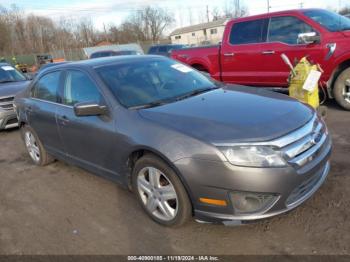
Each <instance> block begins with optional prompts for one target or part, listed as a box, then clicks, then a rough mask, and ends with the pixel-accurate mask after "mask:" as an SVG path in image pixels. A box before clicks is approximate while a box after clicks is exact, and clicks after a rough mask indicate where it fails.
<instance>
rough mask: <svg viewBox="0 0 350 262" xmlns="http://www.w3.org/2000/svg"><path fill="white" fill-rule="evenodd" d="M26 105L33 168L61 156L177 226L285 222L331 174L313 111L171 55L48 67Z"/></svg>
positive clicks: (324, 136) (25, 97) (22, 106)
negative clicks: (281, 217) (213, 76)
mask: <svg viewBox="0 0 350 262" xmlns="http://www.w3.org/2000/svg"><path fill="white" fill-rule="evenodd" d="M15 103H16V105H17V112H18V115H19V121H20V126H21V131H22V137H23V140H24V142H25V145H26V148H27V150H28V153H29V155H30V157H31V158H32V160H33V161H34V163H36V164H37V165H46V164H49V163H50V162H52V161H53V160H54V159H59V160H63V161H65V162H68V163H71V164H74V165H78V166H80V167H82V168H84V169H86V170H89V171H90V172H92V173H94V174H97V175H100V176H103V177H106V178H109V179H112V180H113V181H116V182H118V183H120V184H121V185H123V186H124V187H126V188H128V189H130V190H132V191H133V192H134V193H135V195H136V197H137V199H138V200H139V202H140V205H141V206H142V207H143V208H144V210H145V211H146V213H147V214H148V215H149V216H150V217H151V218H152V219H154V220H155V221H157V222H158V223H160V224H163V225H167V226H173V225H181V224H183V223H184V222H186V221H187V220H188V219H189V218H190V217H192V216H194V217H195V218H196V219H197V220H199V221H205V222H221V223H225V224H234V225H236V224H241V223H247V222H250V221H254V220H257V219H262V218H267V217H272V216H275V215H278V214H282V213H285V212H287V211H290V210H292V209H293V208H295V207H297V206H299V205H300V204H302V203H303V202H305V201H306V200H307V199H308V198H310V197H311V196H312V195H313V194H314V193H315V192H316V191H317V190H318V189H319V187H320V186H321V185H322V183H323V182H324V181H325V179H326V177H327V174H328V172H329V168H330V164H329V158H330V154H331V147H332V143H331V139H330V135H329V133H328V130H327V127H326V125H325V123H324V122H323V120H322V119H320V118H319V117H318V116H317V114H316V112H315V110H314V109H312V108H310V107H308V106H306V105H304V104H302V103H300V102H298V101H296V100H294V99H291V98H289V97H288V96H285V95H282V94H277V93H273V92H269V91H264V90H259V89H256V88H250V87H243V86H235V85H223V84H220V83H217V82H215V81H213V80H210V79H208V78H207V77H205V76H204V75H202V74H201V73H199V72H197V71H195V70H194V69H192V68H190V67H188V66H185V65H183V64H180V63H178V62H176V61H173V60H170V59H168V58H165V57H160V56H128V57H111V58H101V59H92V60H87V61H82V62H77V63H69V64H64V65H59V66H57V67H55V68H49V69H47V70H45V71H44V72H42V73H39V75H38V76H37V77H36V79H35V80H34V81H33V83H32V84H31V85H30V86H29V87H28V88H27V90H25V91H24V92H22V93H21V94H19V95H18V96H16V101H15Z"/></svg>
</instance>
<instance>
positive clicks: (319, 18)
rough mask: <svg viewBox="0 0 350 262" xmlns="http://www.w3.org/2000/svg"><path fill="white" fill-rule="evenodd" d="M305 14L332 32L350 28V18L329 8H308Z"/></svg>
mask: <svg viewBox="0 0 350 262" xmlns="http://www.w3.org/2000/svg"><path fill="white" fill-rule="evenodd" d="M304 14H305V15H306V16H308V17H310V18H311V19H312V20H314V21H315V22H317V23H319V24H320V25H322V26H323V27H325V28H326V29H327V30H329V31H331V32H338V31H345V30H350V19H349V18H347V17H345V16H342V15H338V14H336V13H333V12H330V11H327V10H308V11H305V12H304Z"/></svg>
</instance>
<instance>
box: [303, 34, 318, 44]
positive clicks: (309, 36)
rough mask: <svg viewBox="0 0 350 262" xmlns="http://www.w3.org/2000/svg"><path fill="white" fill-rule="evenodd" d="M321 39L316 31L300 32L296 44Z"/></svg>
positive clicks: (311, 42) (312, 42)
mask: <svg viewBox="0 0 350 262" xmlns="http://www.w3.org/2000/svg"><path fill="white" fill-rule="evenodd" d="M320 41H321V37H320V36H319V35H318V34H317V33H316V32H310V33H302V34H299V35H298V44H307V45H309V44H315V43H319V42H320Z"/></svg>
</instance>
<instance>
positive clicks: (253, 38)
mask: <svg viewBox="0 0 350 262" xmlns="http://www.w3.org/2000/svg"><path fill="white" fill-rule="evenodd" d="M267 25H268V19H257V20H249V21H243V22H238V23H233V25H232V27H231V30H230V32H229V34H225V37H226V39H224V41H223V44H222V48H221V50H222V51H221V54H220V55H221V57H220V58H221V65H222V78H223V81H224V82H227V83H238V84H248V85H257V84H259V83H260V81H259V75H260V73H261V66H262V56H261V52H262V50H261V43H263V42H265V41H266V31H267ZM228 26H229V25H228Z"/></svg>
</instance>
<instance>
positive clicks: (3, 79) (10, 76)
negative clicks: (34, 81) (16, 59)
mask: <svg viewBox="0 0 350 262" xmlns="http://www.w3.org/2000/svg"><path fill="white" fill-rule="evenodd" d="M25 80H26V78H25V77H24V75H22V73H20V72H19V71H18V70H17V69H15V68H14V67H12V66H10V65H2V66H0V83H7V82H18V81H25Z"/></svg>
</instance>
